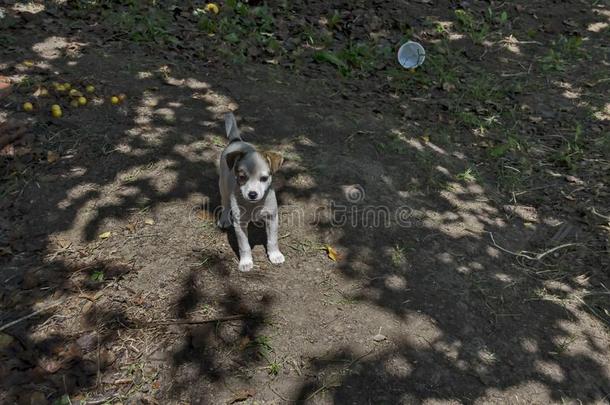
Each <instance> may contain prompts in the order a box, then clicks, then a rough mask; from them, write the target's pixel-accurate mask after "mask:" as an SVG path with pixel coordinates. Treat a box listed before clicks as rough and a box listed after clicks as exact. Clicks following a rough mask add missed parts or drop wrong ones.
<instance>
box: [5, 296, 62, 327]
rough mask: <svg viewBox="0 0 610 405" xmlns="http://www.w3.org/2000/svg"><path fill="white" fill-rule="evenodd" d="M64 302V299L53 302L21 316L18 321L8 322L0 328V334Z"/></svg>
mask: <svg viewBox="0 0 610 405" xmlns="http://www.w3.org/2000/svg"><path fill="white" fill-rule="evenodd" d="M65 301H66V300H65V299H64V300H59V301H57V302H55V303H53V304H50V305H47V306H46V307H44V308H40V309H38V310H36V311H34V312H32V313H31V314H28V315H25V316H22V317H21V318H19V319H15V320H14V321H12V322H9V323H7V324H4V325H2V326H0V332H2V331H3V330H5V329H8V328H10V327H11V326H15V325H17V324H18V323H20V322H23V321H25V320H27V319H30V318H32V317H34V316H36V315H38V314H40V313H41V312H45V311H46V310H49V309H51V308H53V307H56V306H58V305H61V304H63V303H64V302H65Z"/></svg>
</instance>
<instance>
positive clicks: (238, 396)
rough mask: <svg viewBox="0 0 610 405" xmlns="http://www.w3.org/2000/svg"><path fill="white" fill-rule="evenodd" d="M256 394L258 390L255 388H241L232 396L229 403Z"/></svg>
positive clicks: (243, 399) (240, 400)
mask: <svg viewBox="0 0 610 405" xmlns="http://www.w3.org/2000/svg"><path fill="white" fill-rule="evenodd" d="M255 394H256V390H255V389H254V388H246V389H243V390H239V391H237V392H236V393H235V394H234V395H233V398H231V400H230V401H229V402H228V403H229V404H234V403H237V402H242V401H245V400H246V399H248V398H250V397H253V396H254V395H255Z"/></svg>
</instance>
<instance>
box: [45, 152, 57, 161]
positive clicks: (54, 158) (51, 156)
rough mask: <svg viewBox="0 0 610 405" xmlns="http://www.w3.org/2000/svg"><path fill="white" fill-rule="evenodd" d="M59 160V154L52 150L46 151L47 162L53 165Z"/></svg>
mask: <svg viewBox="0 0 610 405" xmlns="http://www.w3.org/2000/svg"><path fill="white" fill-rule="evenodd" d="M58 160H59V154H58V153H57V152H53V151H52V150H50V151H47V162H49V163H55V162H57V161H58Z"/></svg>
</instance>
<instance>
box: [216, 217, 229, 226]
mask: <svg viewBox="0 0 610 405" xmlns="http://www.w3.org/2000/svg"><path fill="white" fill-rule="evenodd" d="M216 225H218V227H219V228H220V229H227V228H230V227H231V217H230V216H228V215H227V216H224V215H221V216H220V219H219V220H218V222H217V223H216Z"/></svg>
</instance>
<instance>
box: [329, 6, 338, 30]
mask: <svg viewBox="0 0 610 405" xmlns="http://www.w3.org/2000/svg"><path fill="white" fill-rule="evenodd" d="M327 21H328V23H327V27H328V28H329V29H331V30H334V29H335V28H337V27H338V26H339V24H340V23H341V15H340V14H339V12H338V11H337V10H333V13H332V14H331V15H330V16H328V17H327Z"/></svg>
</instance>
